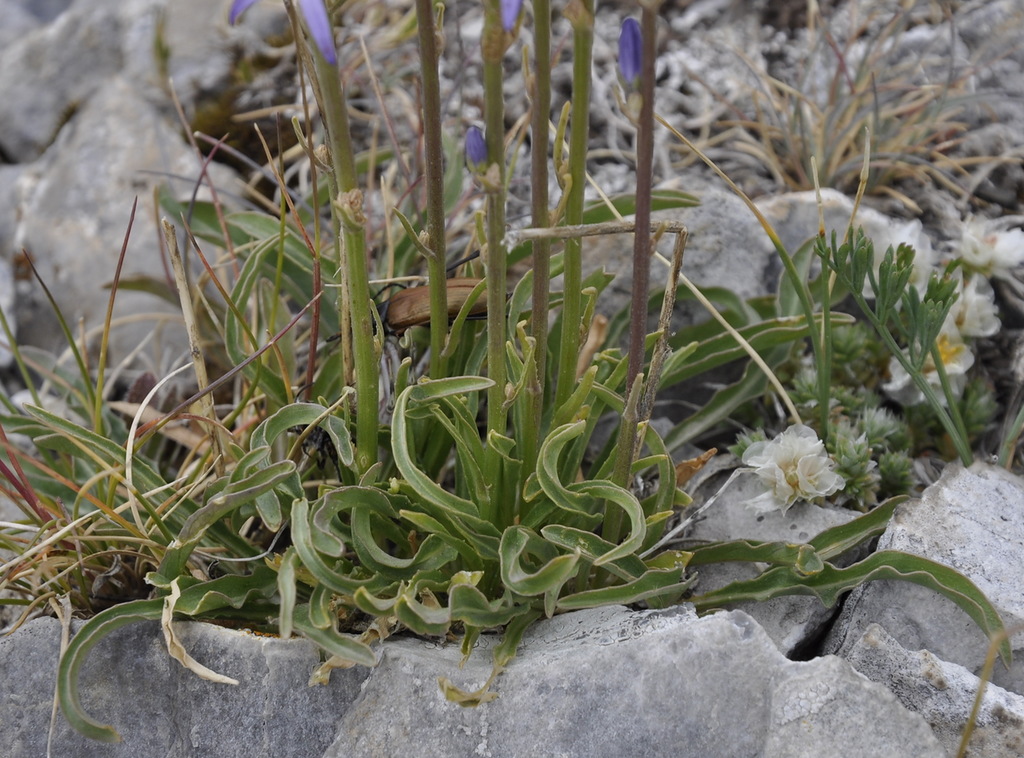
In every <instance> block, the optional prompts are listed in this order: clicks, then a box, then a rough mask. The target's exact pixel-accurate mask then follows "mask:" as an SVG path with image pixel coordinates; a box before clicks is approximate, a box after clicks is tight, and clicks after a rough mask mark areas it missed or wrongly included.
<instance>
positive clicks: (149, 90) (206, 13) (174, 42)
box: [121, 0, 281, 114]
mask: <svg viewBox="0 0 1024 758" xmlns="http://www.w3.org/2000/svg"><path fill="white" fill-rule="evenodd" d="M230 5H231V2H230V0H214V2H211V0H174V1H173V2H167V0H131V1H130V2H126V3H124V6H123V10H122V23H123V26H124V33H123V35H122V38H121V46H122V50H123V53H124V67H123V70H122V73H123V74H124V75H125V76H126V77H127V78H129V79H130V80H131V83H132V85H133V86H134V87H135V88H136V89H137V90H138V91H139V93H140V94H144V95H148V96H149V99H150V102H152V103H153V104H154V105H156V106H158V107H160V108H161V109H164V110H166V111H167V112H168V113H169V114H170V113H171V100H170V98H169V96H168V92H169V89H170V83H169V81H168V80H170V82H173V86H174V91H175V94H176V95H177V97H178V99H179V100H180V101H181V102H182V104H183V105H184V106H185V107H186V109H187V110H191V106H192V104H193V103H194V102H195V100H196V99H197V98H198V97H200V96H201V95H204V94H208V93H211V92H215V91H219V90H221V89H223V88H224V87H225V86H226V85H227V80H228V78H229V76H230V74H231V71H232V68H233V66H234V63H235V49H234V47H235V46H234V45H233V44H232V42H231V40H232V38H233V35H232V33H231V32H229V28H228V25H227V18H228V9H229V7H230ZM266 5H267V6H269V7H270V8H273V4H271V3H266ZM277 10H279V11H280V10H281V9H277ZM251 13H252V14H253V15H254V16H255V15H257V14H258V13H259V10H254V11H251ZM245 18H246V25H247V26H248V25H250V24H251V22H252V19H250V18H249V14H248V13H247V14H246V17H245ZM156 44H159V45H160V46H161V48H162V49H163V50H164V51H165V53H166V58H161V57H160V56H157V55H156V54H155V53H154V50H155V45H156Z"/></svg>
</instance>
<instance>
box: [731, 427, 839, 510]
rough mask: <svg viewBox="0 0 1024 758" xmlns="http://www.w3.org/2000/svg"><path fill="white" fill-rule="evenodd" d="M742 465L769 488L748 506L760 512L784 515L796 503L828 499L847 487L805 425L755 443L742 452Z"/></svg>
mask: <svg viewBox="0 0 1024 758" xmlns="http://www.w3.org/2000/svg"><path fill="white" fill-rule="evenodd" d="M743 463H745V464H746V465H747V466H750V467H752V468H753V469H754V473H755V474H757V476H758V478H760V479H761V481H762V482H763V483H764V484H765V486H766V487H767V488H768V491H767V492H765V493H764V494H763V495H760V496H759V497H756V498H754V499H753V500H751V501H750V503H749V504H748V505H749V506H750V507H751V508H753V509H755V510H758V511H772V510H780V511H782V512H783V513H785V512H786V511H787V510H789V508H790V506H791V505H793V503H795V502H796V501H797V500H814V499H815V498H819V497H825V496H826V495H831V494H833V493H835V492H837V491H839V490H840V489H842V487H843V486H844V485H845V484H846V481H845V480H844V479H843V477H841V476H840V475H839V474H837V473H836V472H835V467H836V463H835V461H833V460H832V459H831V458H829V456H828V453H826V452H825V445H824V444H822V442H821V440H819V439H818V435H817V434H815V433H814V430H813V429H811V428H809V427H806V426H804V425H803V424H795V425H793V426H791V427H789V429H787V430H786V431H784V432H782V433H781V434H779V435H777V436H776V437H775V439H773V440H770V441H765V442H755V443H754V444H752V445H751V446H750V447H748V448H747V450H746V452H744V453H743Z"/></svg>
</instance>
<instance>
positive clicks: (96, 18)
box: [0, 2, 121, 163]
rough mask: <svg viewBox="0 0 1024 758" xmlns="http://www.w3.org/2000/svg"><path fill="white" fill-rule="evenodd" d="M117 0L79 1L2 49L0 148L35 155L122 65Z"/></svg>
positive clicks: (12, 154)
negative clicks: (49, 21)
mask: <svg viewBox="0 0 1024 758" xmlns="http://www.w3.org/2000/svg"><path fill="white" fill-rule="evenodd" d="M120 33H121V23H120V19H119V17H118V8H117V4H115V3H99V4H95V3H89V2H77V3H75V4H74V5H72V7H71V8H69V9H68V10H67V11H65V12H64V13H62V14H60V15H58V16H57V17H56V19H55V20H54V21H53V23H51V24H47V25H45V26H41V27H38V28H37V29H35V30H33V31H31V32H30V33H28V34H27V35H25V36H24V37H22V38H20V39H17V40H15V41H14V42H12V43H11V44H10V45H8V46H7V47H6V48H4V49H3V50H2V51H0V71H2V72H3V74H2V75H0V102H3V104H4V107H3V108H0V150H2V151H3V153H4V154H5V155H6V156H7V159H8V160H9V161H11V162H14V163H23V162H28V161H31V160H33V159H34V158H36V157H38V156H39V155H41V154H42V152H43V151H44V150H45V149H46V148H47V147H48V146H49V145H50V144H51V143H52V142H53V140H54V139H56V137H57V134H58V132H59V131H60V129H61V127H62V126H63V125H64V124H65V123H66V121H67V120H68V119H69V117H70V116H71V114H72V113H73V111H74V110H75V109H77V108H78V107H80V106H81V104H82V103H83V102H84V101H85V100H86V99H88V97H89V96H90V95H91V94H92V93H93V92H95V91H96V88H97V87H99V86H100V85H101V84H102V83H103V81H104V80H105V79H106V78H107V77H109V76H112V75H113V74H115V73H116V72H117V71H118V69H120V67H121V45H120V38H119V37H120Z"/></svg>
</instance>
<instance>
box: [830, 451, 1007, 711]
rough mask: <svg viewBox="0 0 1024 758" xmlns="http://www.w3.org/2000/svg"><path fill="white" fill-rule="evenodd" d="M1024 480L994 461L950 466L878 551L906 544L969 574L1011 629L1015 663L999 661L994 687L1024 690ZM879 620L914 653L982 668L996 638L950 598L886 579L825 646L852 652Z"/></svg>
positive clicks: (850, 604)
mask: <svg viewBox="0 0 1024 758" xmlns="http://www.w3.org/2000/svg"><path fill="white" fill-rule="evenodd" d="M1022 507H1024V483H1022V482H1021V480H1020V478H1019V477H1015V476H1013V475H1012V474H1009V473H1008V472H1006V471H1005V470H1003V469H1001V468H998V467H996V466H991V465H988V464H984V463H975V464H974V465H972V466H971V467H970V468H969V469H964V468H963V467H962V466H960V465H950V466H948V467H947V468H946V470H945V471H944V472H943V475H942V477H941V478H940V479H939V481H938V482H936V483H935V484H934V485H932V486H931V487H929V488H928V489H927V490H925V492H924V495H923V496H922V497H921V499H920V500H913V501H910V502H908V503H905V504H904V505H902V506H900V507H899V508H898V509H897V511H896V515H895V516H894V517H893V520H892V522H891V523H890V525H889V528H888V529H887V530H886V532H885V534H883V535H882V536H881V537H880V538H879V541H878V549H879V550H903V551H905V552H909V553H914V554H917V555H922V556H925V557H927V558H930V559H932V560H935V561H938V562H940V563H944V564H946V565H948V566H951V567H952V568H954V569H956V570H957V571H959V572H960V573H962V574H964V575H965V576H967V577H969V578H970V579H971V580H972V581H973V582H974V583H975V584H976V585H977V586H978V587H979V589H981V591H982V592H984V593H985V595H986V596H987V597H988V599H989V600H990V601H991V602H992V603H993V604H994V605H995V606H996V608H997V609H998V611H999V613H1000V615H1001V616H1002V619H1003V622H1004V623H1005V624H1006V626H1007V629H1008V630H1009V631H1014V630H1017V633H1016V634H1014V635H1013V636H1012V637H1011V641H1012V643H1013V648H1014V655H1015V662H1014V664H1013V666H1012V668H1011V669H1010V671H1006V670H1005V668H1004V667H1003V666H1002V664H999V663H997V664H996V668H995V671H994V675H993V681H995V682H996V684H998V685H1000V686H1002V687H1004V688H1006V689H1008V690H1011V691H1013V692H1016V693H1019V694H1020V693H1024V664H1022V663H1021V655H1022V651H1024V632H1022V631H1021V630H1022V629H1024V586H1022V585H1021V581H1020V578H1021V575H1022V565H1024V564H1022V559H1021V556H1022V555H1024V525H1022V524H1021V520H1020V514H1021V509H1022ZM872 623H877V624H880V625H881V626H882V627H884V628H885V630H886V631H887V632H888V633H889V634H891V635H892V636H893V637H894V638H895V639H896V640H897V641H898V642H899V644H900V645H902V646H903V647H905V648H907V649H908V650H922V649H924V650H928V651H930V652H931V653H933V654H934V655H935V656H936V657H938V658H940V659H942V660H944V661H949V662H951V663H956V664H959V665H961V666H964V667H966V668H967V669H968V670H969V671H971V672H972V673H975V674H977V673H978V672H979V671H980V670H981V667H982V664H983V662H984V660H985V655H986V653H987V651H988V648H989V643H988V639H987V638H986V637H985V635H984V634H983V633H982V632H981V630H980V629H979V628H978V627H977V625H975V623H974V622H973V621H971V619H970V618H969V617H968V616H967V614H966V613H964V612H963V611H961V610H960V609H959V608H958V607H957V606H956V605H955V604H954V603H953V602H952V601H951V600H947V599H946V598H945V597H943V596H941V595H939V594H937V593H935V592H933V591H931V590H929V589H926V588H924V587H920V586H918V585H916V584H910V583H909V582H894V581H878V582H871V583H870V584H866V585H864V586H862V587H860V588H858V589H856V590H854V591H853V592H851V593H850V596H849V598H848V599H847V601H846V604H845V606H844V609H843V613H842V614H841V616H840V618H839V620H838V621H837V623H836V626H835V627H833V629H832V631H831V633H830V635H829V640H828V642H827V646H826V651H827V652H835V653H839V654H840V655H846V654H847V653H848V652H849V650H850V649H851V648H852V646H853V645H855V644H856V643H857V641H858V640H860V638H861V637H862V636H863V635H864V633H865V631H866V630H867V628H868V626H869V625H871V624H872Z"/></svg>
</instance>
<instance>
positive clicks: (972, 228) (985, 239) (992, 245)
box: [956, 217, 1024, 279]
mask: <svg viewBox="0 0 1024 758" xmlns="http://www.w3.org/2000/svg"><path fill="white" fill-rule="evenodd" d="M956 252H957V253H959V257H960V258H961V259H962V260H963V261H964V263H966V264H967V265H968V266H970V267H971V268H972V269H974V270H976V271H979V272H981V273H983V274H985V275H986V276H992V277H996V278H999V279H1008V278H1009V277H1010V276H1011V275H1012V272H1013V269H1015V268H1017V267H1018V266H1020V265H1021V264H1022V263H1024V231H1021V230H1020V229H1009V230H1005V231H1000V230H999V222H998V221H986V220H985V219H976V218H973V217H970V218H968V219H967V220H966V221H964V229H963V235H962V236H961V238H960V247H959V250H957V251H956Z"/></svg>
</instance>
